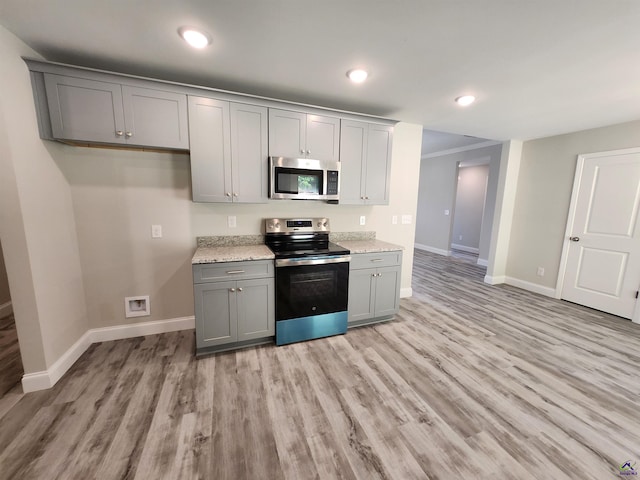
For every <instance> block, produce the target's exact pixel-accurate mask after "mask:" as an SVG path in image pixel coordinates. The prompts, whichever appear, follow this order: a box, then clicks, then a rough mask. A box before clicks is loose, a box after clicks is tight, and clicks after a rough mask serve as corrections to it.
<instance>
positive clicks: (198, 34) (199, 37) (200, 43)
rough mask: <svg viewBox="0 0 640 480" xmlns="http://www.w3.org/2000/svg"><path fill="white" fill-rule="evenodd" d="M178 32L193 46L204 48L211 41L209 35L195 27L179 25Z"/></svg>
mask: <svg viewBox="0 0 640 480" xmlns="http://www.w3.org/2000/svg"><path fill="white" fill-rule="evenodd" d="M178 33H179V34H180V36H181V37H182V38H183V39H184V41H185V42H187V43H188V44H189V45H191V46H192V47H193V48H204V47H206V46H207V45H209V44H210V43H211V37H210V36H209V35H208V34H207V33H205V32H203V31H201V30H198V29H196V28H192V27H180V28H179V29H178Z"/></svg>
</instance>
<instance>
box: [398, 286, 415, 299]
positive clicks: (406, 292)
mask: <svg viewBox="0 0 640 480" xmlns="http://www.w3.org/2000/svg"><path fill="white" fill-rule="evenodd" d="M412 296H413V289H412V288H411V287H407V288H401V289H400V298H407V297H412Z"/></svg>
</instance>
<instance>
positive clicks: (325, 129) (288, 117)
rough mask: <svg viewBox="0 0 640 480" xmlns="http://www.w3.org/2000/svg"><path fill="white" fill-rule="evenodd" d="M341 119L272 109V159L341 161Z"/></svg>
mask: <svg viewBox="0 0 640 480" xmlns="http://www.w3.org/2000/svg"><path fill="white" fill-rule="evenodd" d="M339 153H340V119H339V118H337V117H327V116H324V115H313V114H306V113H300V112H291V111H288V110H278V109H274V108H270V109H269V155H271V156H275V157H293V158H313V159H316V160H328V161H338V160H339Z"/></svg>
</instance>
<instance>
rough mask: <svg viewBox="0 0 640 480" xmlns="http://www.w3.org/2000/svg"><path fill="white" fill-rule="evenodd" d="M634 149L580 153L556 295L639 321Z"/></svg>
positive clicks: (639, 153) (637, 157) (639, 179)
mask: <svg viewBox="0 0 640 480" xmlns="http://www.w3.org/2000/svg"><path fill="white" fill-rule="evenodd" d="M639 211H640V148H634V149H627V150H618V151H613V152H603V153H595V154H589V155H580V156H579V157H578V163H577V167H576V176H575V180H574V187H573V194H572V197H571V205H570V208H569V217H568V221H567V230H566V235H565V239H564V247H563V252H562V260H561V265H560V275H559V278H558V285H557V288H556V295H558V294H559V296H560V298H562V299H564V300H568V301H571V302H574V303H578V304H581V305H585V306H587V307H591V308H595V309H597V310H602V311H605V312H608V313H612V314H614V315H618V316H620V317H624V318H629V319H633V320H634V321H636V322H640V309H639V308H638V303H640V302H638V300H637V297H638V290H639V289H640V226H639V225H638V224H639V223H640V222H638V215H639Z"/></svg>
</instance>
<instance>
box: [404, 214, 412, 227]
mask: <svg viewBox="0 0 640 480" xmlns="http://www.w3.org/2000/svg"><path fill="white" fill-rule="evenodd" d="M411 220H412V219H411V215H402V224H403V225H409V224H411Z"/></svg>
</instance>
